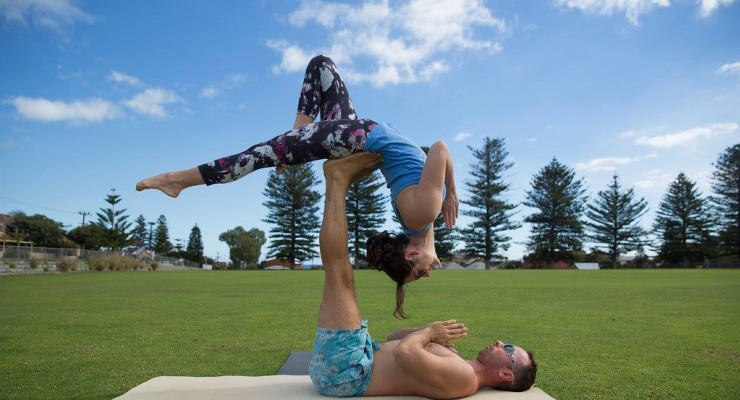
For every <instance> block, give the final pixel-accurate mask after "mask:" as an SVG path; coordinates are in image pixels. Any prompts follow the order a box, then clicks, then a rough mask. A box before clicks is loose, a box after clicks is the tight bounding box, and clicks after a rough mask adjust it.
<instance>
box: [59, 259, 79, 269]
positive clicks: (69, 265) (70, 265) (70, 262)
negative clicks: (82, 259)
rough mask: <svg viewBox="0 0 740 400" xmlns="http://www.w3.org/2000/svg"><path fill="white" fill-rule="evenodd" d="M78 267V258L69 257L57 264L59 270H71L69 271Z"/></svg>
mask: <svg viewBox="0 0 740 400" xmlns="http://www.w3.org/2000/svg"><path fill="white" fill-rule="evenodd" d="M76 269H77V260H74V259H69V258H67V259H64V260H62V261H61V262H60V263H58V264H57V270H59V272H69V271H74V270H76Z"/></svg>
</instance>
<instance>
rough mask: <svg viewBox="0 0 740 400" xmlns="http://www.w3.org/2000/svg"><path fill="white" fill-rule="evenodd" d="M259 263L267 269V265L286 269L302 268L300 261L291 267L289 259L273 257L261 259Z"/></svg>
mask: <svg viewBox="0 0 740 400" xmlns="http://www.w3.org/2000/svg"><path fill="white" fill-rule="evenodd" d="M260 265H261V266H262V268H264V269H267V267H272V266H275V265H277V266H281V267H285V268H286V269H303V266H302V265H301V263H294V264H293V268H291V266H290V262H289V261H287V260H281V259H279V258H273V259H272V260H267V261H263V262H262V263H261V264H260Z"/></svg>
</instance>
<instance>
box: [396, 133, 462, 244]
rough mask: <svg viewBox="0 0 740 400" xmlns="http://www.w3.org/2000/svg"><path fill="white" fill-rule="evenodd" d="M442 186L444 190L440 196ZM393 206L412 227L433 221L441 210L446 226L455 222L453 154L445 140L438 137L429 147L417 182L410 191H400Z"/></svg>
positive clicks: (455, 199)
mask: <svg viewBox="0 0 740 400" xmlns="http://www.w3.org/2000/svg"><path fill="white" fill-rule="evenodd" d="M445 186H446V189H447V194H446V196H445V198H444V199H442V191H443V187H445ZM443 200H444V201H443ZM396 206H397V207H398V211H399V212H400V213H401V216H402V217H403V220H404V223H405V224H406V226H407V227H408V228H410V229H413V230H417V229H421V228H422V227H424V226H425V225H427V224H428V223H430V222H433V221H434V220H435V219H436V218H437V215H439V212H440V210H442V216H443V217H444V219H445V224H446V225H447V226H448V227H451V226H453V225H454V224H455V220H456V219H457V213H458V200H457V189H456V186H455V178H454V174H453V171H452V157H451V156H450V150H449V148H447V145H446V144H445V143H444V142H442V141H438V142H436V143H434V144H433V145H432V147H430V148H429V152H428V153H427V160H426V162H425V163H424V169H423V170H422V171H421V178H420V180H419V184H418V185H416V189H415V190H414V191H413V193H407V192H406V191H403V192H401V194H400V195H399V196H398V198H397V199H396Z"/></svg>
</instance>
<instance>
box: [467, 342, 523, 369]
mask: <svg viewBox="0 0 740 400" xmlns="http://www.w3.org/2000/svg"><path fill="white" fill-rule="evenodd" d="M513 347H514V369H515V370H517V369H519V368H520V367H523V366H525V365H528V364H529V356H528V355H527V352H526V351H524V350H523V349H522V348H521V347H518V346H513ZM476 359H477V360H478V362H480V363H481V364H484V365H486V366H489V367H492V368H496V369H500V368H506V369H509V370H511V369H512V358H511V353H510V352H507V350H506V343H504V342H502V341H500V340H499V341H496V342H495V343H491V344H490V345H488V346H487V347H486V348H484V349H483V350H481V351H480V353H478V357H477V358H476ZM512 372H515V371H513V370H512Z"/></svg>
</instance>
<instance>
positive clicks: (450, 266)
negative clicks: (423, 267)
mask: <svg viewBox="0 0 740 400" xmlns="http://www.w3.org/2000/svg"><path fill="white" fill-rule="evenodd" d="M439 269H441V270H462V269H465V267H463V266H462V265H460V264H458V263H456V262H454V261H451V262H448V263H447V264H444V265H443V266H442V267H440V268H439Z"/></svg>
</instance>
